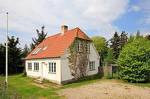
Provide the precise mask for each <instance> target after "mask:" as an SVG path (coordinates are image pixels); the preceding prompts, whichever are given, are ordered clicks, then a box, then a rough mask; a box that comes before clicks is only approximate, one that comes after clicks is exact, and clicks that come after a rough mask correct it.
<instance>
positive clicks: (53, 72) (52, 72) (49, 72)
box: [48, 72, 56, 74]
mask: <svg viewBox="0 0 150 99" xmlns="http://www.w3.org/2000/svg"><path fill="white" fill-rule="evenodd" d="M48 73H49V74H56V72H48Z"/></svg>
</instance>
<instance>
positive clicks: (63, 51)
mask: <svg viewBox="0 0 150 99" xmlns="http://www.w3.org/2000/svg"><path fill="white" fill-rule="evenodd" d="M76 38H80V39H82V40H87V41H89V44H88V45H89V64H88V66H87V67H88V68H87V75H93V74H96V73H98V66H99V58H100V57H99V55H98V53H97V51H96V49H95V47H94V44H93V43H92V40H91V39H90V38H89V37H88V36H87V35H86V34H85V33H84V32H83V31H82V30H81V29H79V28H78V27H77V28H74V29H71V30H68V26H65V25H63V26H61V32H60V33H58V34H55V35H53V36H49V37H47V38H46V39H44V40H43V41H42V42H41V43H40V44H39V45H38V46H37V47H36V48H35V49H34V50H33V51H32V52H31V53H29V55H28V56H27V57H26V61H25V64H26V72H27V76H30V77H34V78H43V79H47V80H50V81H52V82H55V83H58V84H62V83H65V82H68V81H70V80H72V79H73V76H72V75H71V72H70V68H69V63H68V55H67V54H68V51H67V49H68V48H69V47H70V45H71V44H72V43H73V42H74V40H75V39H76Z"/></svg>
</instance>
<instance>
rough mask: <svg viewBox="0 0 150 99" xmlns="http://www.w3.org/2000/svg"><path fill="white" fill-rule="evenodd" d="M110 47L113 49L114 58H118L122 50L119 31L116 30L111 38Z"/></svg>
mask: <svg viewBox="0 0 150 99" xmlns="http://www.w3.org/2000/svg"><path fill="white" fill-rule="evenodd" d="M110 43H111V45H110V47H111V48H112V50H113V55H114V58H115V59H117V58H118V56H119V52H120V37H119V35H118V33H117V32H115V34H114V36H113V38H112V39H111V40H110Z"/></svg>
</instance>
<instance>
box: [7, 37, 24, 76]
mask: <svg viewBox="0 0 150 99" xmlns="http://www.w3.org/2000/svg"><path fill="white" fill-rule="evenodd" d="M18 44H19V38H15V37H14V36H11V37H8V71H9V73H17V67H18V66H21V65H22V51H21V48H19V47H17V46H18Z"/></svg>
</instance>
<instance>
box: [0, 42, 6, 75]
mask: <svg viewBox="0 0 150 99" xmlns="http://www.w3.org/2000/svg"><path fill="white" fill-rule="evenodd" d="M4 73H5V46H4V45H3V44H0V74H4Z"/></svg>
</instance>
